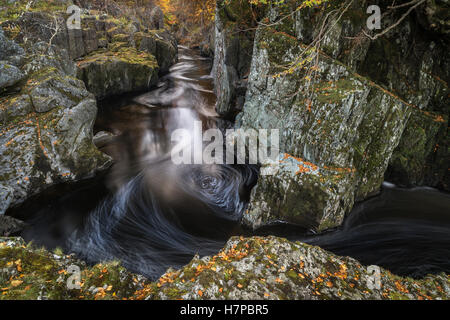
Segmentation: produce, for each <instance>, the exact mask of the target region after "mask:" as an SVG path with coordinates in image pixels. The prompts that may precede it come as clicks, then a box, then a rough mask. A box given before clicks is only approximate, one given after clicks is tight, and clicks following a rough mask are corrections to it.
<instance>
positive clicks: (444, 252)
mask: <svg viewBox="0 0 450 320" xmlns="http://www.w3.org/2000/svg"><path fill="white" fill-rule="evenodd" d="M209 70H210V61H208V60H206V59H204V58H201V57H199V56H198V55H197V54H196V53H195V52H192V51H189V50H187V49H183V48H181V51H180V61H179V63H178V64H176V65H175V66H174V67H172V70H171V74H169V75H168V76H167V77H166V78H165V79H163V81H162V82H161V83H160V86H159V88H157V89H156V90H153V91H151V92H149V93H146V94H143V95H139V96H137V97H135V96H124V97H123V98H120V99H118V98H117V97H115V98H114V100H106V101H103V102H102V104H101V105H100V112H99V117H98V121H97V124H96V131H101V130H103V131H109V132H112V133H113V134H115V135H116V136H115V137H114V138H113V139H112V140H111V142H110V143H109V144H107V145H106V146H104V147H103V148H102V151H104V152H105V153H107V154H110V155H111V156H113V158H114V159H115V161H116V164H115V165H114V167H113V168H112V169H111V170H110V171H109V172H108V174H107V175H106V176H105V177H103V178H102V179H100V180H97V181H95V182H93V181H91V183H87V184H84V185H81V186H77V188H76V190H75V191H70V192H68V193H66V194H65V195H64V196H62V197H56V196H53V197H50V198H49V199H48V201H47V202H46V203H45V205H44V204H43V203H42V202H39V203H40V205H42V206H39V205H36V203H35V204H34V205H33V206H32V208H33V210H35V214H34V215H32V218H29V219H28V220H27V222H28V223H29V224H30V227H29V228H28V229H27V230H25V232H24V233H23V236H24V238H25V239H26V240H34V241H35V243H37V244H42V245H45V246H47V247H49V248H52V247H56V246H61V247H63V248H64V249H65V250H66V251H67V252H75V253H77V254H78V256H79V257H81V258H82V259H85V260H86V261H88V262H90V263H96V262H99V261H104V260H121V261H122V263H123V264H124V266H125V267H127V268H128V269H130V270H131V271H134V272H136V273H140V274H143V275H146V276H148V277H149V278H151V279H156V278H158V277H159V276H160V275H161V274H162V273H164V272H165V271H166V269H167V268H168V267H174V268H179V267H181V266H183V265H185V264H187V263H188V262H189V261H190V260H191V259H192V257H193V256H194V255H195V254H197V253H198V254H200V255H210V254H216V253H217V252H218V251H219V250H220V249H221V248H222V247H223V245H224V244H225V242H226V241H227V239H228V238H229V237H230V236H232V235H241V234H243V235H247V236H252V235H277V236H281V237H287V238H289V239H291V240H301V241H304V242H307V243H310V244H313V245H318V246H321V247H323V248H324V249H327V250H330V251H332V252H334V253H337V254H339V255H348V256H352V257H354V258H357V259H359V260H360V261H361V262H362V263H363V264H366V265H371V264H376V265H381V266H384V267H386V268H388V269H389V270H391V271H392V272H394V273H398V274H401V275H411V276H416V277H420V276H424V275H425V274H427V273H437V272H443V271H444V272H447V273H450V246H449V245H448V244H450V217H449V216H448V214H447V213H448V212H449V208H450V202H449V201H450V200H449V195H447V194H442V193H439V192H437V191H434V190H430V189H423V188H422V189H414V190H403V189H398V188H392V187H389V186H388V185H385V187H384V190H383V192H382V194H381V195H380V196H378V197H375V198H373V199H370V200H368V201H366V202H364V203H361V204H358V205H357V206H356V207H355V209H354V210H353V212H352V213H351V214H350V215H349V216H348V218H347V219H346V221H345V223H344V225H343V226H342V227H341V228H338V229H335V230H331V231H329V232H326V233H324V234H320V235H312V234H311V233H308V230H304V229H302V228H299V227H297V226H293V225H289V224H277V225H273V226H270V227H266V228H262V229H260V230H257V231H255V232H252V231H248V230H242V229H241V228H240V227H239V220H240V217H241V216H242V214H243V212H244V211H245V207H246V204H247V202H248V199H249V194H250V191H251V189H252V187H253V186H254V184H255V183H256V180H257V175H258V172H257V171H258V170H257V168H255V167H251V166H245V165H240V166H228V165H211V166H205V165H190V166H175V165H173V163H171V161H170V160H169V157H168V156H167V154H168V151H169V150H170V149H171V144H170V135H171V133H172V132H173V130H175V129H176V128H179V127H183V128H187V129H190V128H191V124H192V122H193V121H195V120H202V121H203V122H204V123H205V126H206V127H217V126H222V125H223V122H220V120H218V119H216V118H215V116H214V110H213V106H214V95H213V93H212V81H211V80H212V79H211V78H210V77H209ZM218 122H220V124H218ZM59 194H61V193H59ZM37 208H39V209H40V210H38V209H37ZM17 212H20V210H17ZM27 212H30V210H28V211H27Z"/></svg>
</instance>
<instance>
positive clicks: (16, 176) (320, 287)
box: [0, 0, 450, 300]
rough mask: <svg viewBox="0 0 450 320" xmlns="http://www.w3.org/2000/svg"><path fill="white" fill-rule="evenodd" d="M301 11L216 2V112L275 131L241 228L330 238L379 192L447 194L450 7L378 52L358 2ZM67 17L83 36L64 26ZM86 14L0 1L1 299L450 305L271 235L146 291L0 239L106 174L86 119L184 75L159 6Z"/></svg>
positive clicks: (436, 8) (127, 279)
mask: <svg viewBox="0 0 450 320" xmlns="http://www.w3.org/2000/svg"><path fill="white" fill-rule="evenodd" d="M99 2H101V1H99ZM302 3H303V1H285V2H284V3H282V4H279V5H277V4H270V5H266V6H262V7H257V9H256V10H255V8H254V7H253V6H251V5H249V4H248V2H247V1H239V0H232V1H222V0H218V1H217V7H216V17H215V25H214V28H212V30H213V34H212V35H211V36H210V37H209V38H208V39H207V40H206V42H208V44H207V45H212V43H211V44H210V42H211V41H210V39H211V38H213V39H214V45H213V48H208V50H204V52H207V53H209V54H213V55H214V63H213V67H212V75H213V78H214V83H215V86H214V93H215V95H216V97H217V103H216V111H217V113H218V114H219V115H220V116H221V117H222V118H225V119H227V120H228V121H231V123H233V125H234V126H235V127H236V128H242V129H280V132H281V133H280V137H281V144H280V149H281V156H280V159H279V162H278V163H272V162H268V163H261V164H260V165H261V166H262V167H263V168H264V167H265V168H267V167H268V168H270V167H274V172H276V173H275V174H274V175H269V176H259V178H258V181H257V183H256V186H255V187H254V188H253V189H252V190H251V195H250V197H249V198H250V199H249V204H248V208H247V209H246V210H245V213H244V214H243V217H242V219H241V220H240V222H239V223H240V226H241V227H242V228H244V229H245V230H247V229H249V230H258V229H259V228H262V227H268V226H270V225H272V224H273V223H279V222H280V221H281V222H282V223H291V224H294V225H296V226H300V227H302V228H304V229H307V230H309V231H311V232H314V233H315V232H323V231H326V230H329V229H330V228H336V227H340V226H342V225H343V223H344V221H345V219H346V217H348V214H349V213H350V211H351V210H352V209H353V208H354V207H355V205H356V204H357V203H359V202H361V201H364V200H367V199H370V198H371V197H373V196H375V195H377V194H378V193H379V192H380V189H381V187H382V183H383V182H384V181H385V180H387V181H391V182H393V183H396V184H398V185H401V186H406V187H423V186H427V187H433V188H439V189H440V190H443V191H444V192H445V191H447V192H448V191H449V189H448V188H449V187H448V186H449V171H448V159H449V153H448V152H449V151H448V150H449V149H448V142H449V141H448V135H447V130H448V119H449V110H448V106H449V100H448V97H449V92H448V80H449V77H450V75H449V72H450V67H449V64H450V60H449V59H450V58H449V56H448V51H449V50H448V46H449V38H448V24H446V23H445V18H442V16H443V15H445V14H444V13H443V12H444V11H445V8H447V9H448V4H445V2H444V1H427V2H425V3H423V4H422V6H421V7H419V9H418V10H416V12H415V13H414V15H410V16H408V17H407V18H406V19H404V20H402V22H401V23H400V24H399V26H398V27H396V28H394V29H392V31H390V32H389V33H387V34H386V35H384V36H383V37H380V38H376V39H371V38H370V37H368V36H365V35H364V32H366V31H365V29H364V27H365V21H366V17H367V14H366V12H365V9H364V8H366V7H367V6H368V5H369V3H368V2H367V1H365V0H354V1H347V2H344V3H337V2H336V3H335V2H334V1H329V2H328V3H327V5H326V6H324V7H323V6H320V7H308V6H305V5H302ZM377 3H378V4H379V5H381V6H383V5H386V4H385V3H384V2H383V1H378V2H377ZM73 4H77V5H79V6H80V7H82V8H83V11H82V14H81V29H70V28H68V27H67V25H66V24H65V21H66V19H67V16H69V15H70V14H67V11H66V9H67V7H69V6H70V5H73ZM96 4H97V2H96V1H94V2H83V1H81V2H76V1H75V3H74V2H72V1H64V0H60V1H54V2H52V4H51V5H48V4H46V3H45V2H44V1H34V2H33V4H32V5H31V6H30V7H28V6H27V2H26V1H12V2H10V1H2V2H0V7H1V8H6V10H2V11H1V12H2V13H1V14H0V21H1V27H2V29H0V71H1V73H0V90H1V91H0V95H1V96H0V120H1V132H0V153H1V158H0V159H1V160H0V161H1V166H0V232H1V234H0V236H4V238H0V269H1V270H3V271H2V272H1V273H0V287H1V288H2V289H1V290H2V292H1V293H0V298H3V299H313V300H319V299H420V300H422V299H444V300H446V299H448V297H449V295H450V278H449V275H448V274H446V273H441V274H434V275H431V274H430V275H428V276H426V277H422V278H421V279H412V278H410V277H401V276H398V275H394V274H393V273H391V272H390V271H388V270H385V269H383V268H381V269H380V281H381V287H380V288H374V287H373V277H372V276H373V274H372V272H371V269H370V268H369V266H366V265H363V264H361V263H360V262H358V261H357V260H355V259H353V258H349V257H340V256H338V255H336V254H333V253H331V252H328V251H326V250H324V249H321V248H320V247H316V246H311V245H308V244H305V243H303V242H300V241H289V240H286V239H284V238H281V237H274V236H267V237H255V236H249V237H232V238H231V239H229V240H228V242H227V243H226V245H225V247H224V248H223V249H222V250H221V251H220V252H218V253H217V254H213V255H206V256H202V257H200V256H196V257H194V258H193V260H192V261H191V262H190V263H189V264H187V265H186V266H184V267H182V268H181V269H179V270H175V269H172V268H171V269H169V270H168V271H167V272H166V273H165V274H164V275H163V276H162V277H161V278H159V280H158V281H156V282H155V281H152V280H151V279H147V278H146V277H143V276H141V275H136V274H133V273H132V272H130V271H129V270H126V269H125V268H123V267H122V266H121V265H120V261H102V262H101V264H95V265H92V264H89V263H86V262H83V261H81V260H80V258H79V257H77V256H76V255H67V254H71V252H61V250H55V251H54V252H50V250H48V249H40V248H38V247H37V246H35V245H33V244H32V243H31V244H27V243H25V242H24V241H23V240H22V239H20V238H11V237H10V236H11V235H18V234H19V233H18V230H21V228H23V226H22V223H21V222H20V221H15V220H14V218H12V217H10V215H14V216H16V218H17V217H18V216H20V214H19V215H18V216H17V215H16V213H17V212H19V211H20V210H21V207H22V205H23V204H24V203H28V202H30V200H31V201H32V200H33V199H35V198H36V197H39V196H42V195H43V194H45V193H46V192H48V190H50V189H54V188H56V189H57V188H58V187H59V186H61V185H70V184H73V183H75V182H80V181H89V179H92V178H95V177H98V176H99V175H102V174H103V173H105V172H107V171H108V170H110V168H111V167H112V166H113V164H114V159H113V158H112V157H111V156H108V155H106V154H105V153H103V152H101V151H100V150H99V148H100V145H99V144H98V143H97V145H96V144H95V143H94V140H95V139H94V130H93V129H94V123H95V122H96V118H97V115H98V107H97V103H99V102H101V101H102V100H104V99H107V98H113V99H114V97H116V96H120V95H125V94H130V93H137V92H146V91H149V90H152V89H155V88H156V87H157V85H159V80H160V79H162V78H163V77H164V75H166V74H167V73H168V72H169V71H170V69H171V67H172V66H173V65H174V64H175V63H176V62H177V61H178V58H179V57H178V55H177V40H176V39H175V37H174V36H173V35H172V34H171V32H170V30H169V29H168V28H166V27H165V26H164V21H163V16H164V14H163V13H162V11H161V9H159V7H155V6H151V7H148V8H142V9H141V10H135V11H133V14H131V13H130V12H127V14H124V12H123V11H121V10H123V9H121V8H120V7H119V6H115V5H114V4H112V5H111V4H110V6H111V7H109V8H106V10H105V9H104V8H102V7H98V6H96ZM370 4H372V3H370ZM300 7H301V9H299V8H300ZM255 12H256V13H255ZM447 14H448V12H447ZM400 18H401V13H398V12H396V11H395V12H394V13H392V14H391V15H388V16H387V17H385V18H384V19H383V23H384V24H385V26H386V27H387V26H390V25H393V24H394V23H395V22H396V21H397V20H398V19H400ZM249 21H250V22H249ZM411 44H414V45H411ZM98 140H101V138H99V139H97V141H98ZM100 149H101V148H100ZM12 213H14V214H12ZM5 214H6V215H5ZM7 237H9V238H7ZM447 258H448V257H447ZM71 265H77V266H81V271H82V277H81V282H80V284H81V287H80V288H78V289H76V290H70V289H68V288H67V286H66V278H67V277H68V276H69V275H70V271H69V270H70V266H71ZM372 267H373V266H372Z"/></svg>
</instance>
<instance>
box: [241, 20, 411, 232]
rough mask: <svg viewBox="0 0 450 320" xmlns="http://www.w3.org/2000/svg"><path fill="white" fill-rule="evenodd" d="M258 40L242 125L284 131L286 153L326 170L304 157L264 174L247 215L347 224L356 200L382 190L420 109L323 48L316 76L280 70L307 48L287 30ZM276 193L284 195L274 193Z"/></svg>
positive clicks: (251, 221) (253, 219)
mask: <svg viewBox="0 0 450 320" xmlns="http://www.w3.org/2000/svg"><path fill="white" fill-rule="evenodd" d="M256 46H257V48H256V49H255V54H254V56H253V62H252V71H251V74H250V78H249V90H248V92H247V99H246V103H245V106H244V111H243V112H242V113H241V114H240V115H239V116H238V122H237V123H238V126H240V127H242V128H252V129H261V128H262V129H279V130H280V137H281V141H280V142H281V145H280V148H281V152H283V153H286V154H288V155H290V156H292V157H298V158H302V160H301V162H303V163H305V162H308V163H311V165H312V166H313V168H318V169H317V170H319V171H320V172H321V173H322V174H323V176H320V175H319V176H318V175H317V173H316V171H317V170H313V169H311V168H308V169H302V168H303V166H304V165H303V164H302V163H299V164H297V166H298V167H299V169H298V170H294V171H293V172H291V170H288V171H287V172H284V171H283V169H282V170H281V171H280V172H278V173H276V174H275V175H274V176H263V177H261V178H260V181H259V183H258V187H257V188H256V191H254V192H253V197H252V201H251V205H250V208H249V215H248V216H246V218H244V220H243V221H244V222H245V223H246V224H248V225H250V226H251V227H253V228H256V227H258V226H260V224H261V222H262V221H267V220H270V219H268V218H269V217H270V216H271V217H272V220H275V219H280V218H283V219H285V220H288V221H290V222H295V223H300V222H302V221H303V220H305V219H306V220H310V221H311V222H313V221H314V223H308V224H306V225H305V227H311V226H312V227H314V228H318V229H323V228H325V227H332V226H337V225H340V223H341V222H342V221H343V218H344V216H345V214H346V213H347V212H348V211H349V210H350V209H351V208H352V205H353V203H354V201H355V200H362V199H364V198H366V197H367V196H370V195H373V194H375V193H377V192H378V190H379V188H380V186H381V184H382V182H383V181H384V173H385V171H386V169H387V167H388V164H389V159H390V158H391V155H392V152H393V151H394V149H395V147H396V146H397V145H398V143H399V142H400V138H401V136H402V133H403V130H404V127H405V125H406V122H407V120H408V118H409V116H410V114H411V109H412V108H413V107H411V106H409V105H408V104H407V103H406V102H404V101H402V99H400V98H399V97H397V96H395V95H394V94H393V93H391V92H388V91H386V90H385V89H383V88H381V87H380V86H378V85H376V84H375V83H373V82H372V81H370V80H368V79H366V78H363V77H362V76H360V75H358V74H356V73H353V72H352V71H351V70H350V69H349V68H347V67H345V66H344V65H342V64H340V63H339V62H337V61H336V60H333V59H331V58H328V57H326V56H325V55H323V54H318V56H316V57H314V58H313V59H317V60H318V63H317V65H316V68H317V71H316V76H315V79H305V77H306V74H305V73H304V72H303V71H302V70H298V71H295V72H293V73H292V74H286V75H284V76H281V77H278V76H276V75H277V73H278V72H281V70H277V68H276V67H274V66H276V65H278V64H280V63H285V64H287V63H295V59H296V57H297V55H298V54H299V50H301V48H302V47H301V44H299V43H298V41H297V40H296V39H295V38H293V37H291V36H289V35H286V34H284V33H282V32H277V31H276V30H264V29H263V30H260V31H259V32H258V34H257V37H256ZM308 88H312V89H308ZM325 172H326V173H325ZM332 172H334V173H332ZM330 174H331V176H330ZM339 180H340V181H339ZM262 186H264V187H262ZM281 186H284V187H281ZM280 187H281V189H280ZM274 188H275V189H274ZM274 191H277V192H281V193H276V194H277V195H278V196H277V197H275V198H274V196H273V195H271V194H272V193H273V192H274ZM325 194H326V195H327V196H325ZM280 195H281V196H280ZM293 208H295V210H293ZM263 212H264V216H265V218H262V217H258V216H259V215H260V214H261V213H263ZM307 216H309V219H307V218H306V217H307ZM306 220H305V221H306Z"/></svg>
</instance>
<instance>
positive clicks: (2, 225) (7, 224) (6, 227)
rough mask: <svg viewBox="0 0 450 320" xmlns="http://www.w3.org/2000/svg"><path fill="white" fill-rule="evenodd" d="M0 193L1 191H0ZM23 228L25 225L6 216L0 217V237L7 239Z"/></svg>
mask: <svg viewBox="0 0 450 320" xmlns="http://www.w3.org/2000/svg"><path fill="white" fill-rule="evenodd" d="M0 192H1V191H0ZM24 228H25V223H23V222H22V221H20V220H17V219H14V218H12V217H8V216H0V237H9V236H10V235H12V234H17V233H18V232H20V231H22V230H23V229H24Z"/></svg>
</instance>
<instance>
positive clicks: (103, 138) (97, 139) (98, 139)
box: [93, 131, 116, 149]
mask: <svg viewBox="0 0 450 320" xmlns="http://www.w3.org/2000/svg"><path fill="white" fill-rule="evenodd" d="M115 137H116V135H115V134H113V133H111V132H106V131H100V132H99V133H97V134H96V135H95V136H94V140H93V141H94V144H95V146H96V147H97V148H99V149H101V148H103V147H105V146H106V145H108V144H110V143H111V142H112V141H114V138H115Z"/></svg>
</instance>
